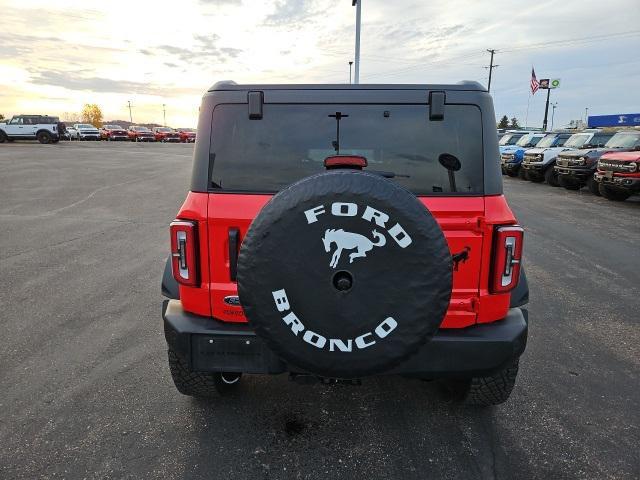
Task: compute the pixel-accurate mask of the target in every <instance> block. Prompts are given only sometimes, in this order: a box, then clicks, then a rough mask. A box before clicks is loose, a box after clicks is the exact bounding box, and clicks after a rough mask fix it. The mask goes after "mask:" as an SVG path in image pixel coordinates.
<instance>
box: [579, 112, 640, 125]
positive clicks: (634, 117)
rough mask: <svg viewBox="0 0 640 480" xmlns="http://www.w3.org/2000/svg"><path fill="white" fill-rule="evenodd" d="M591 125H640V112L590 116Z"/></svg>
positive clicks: (589, 122)
mask: <svg viewBox="0 0 640 480" xmlns="http://www.w3.org/2000/svg"><path fill="white" fill-rule="evenodd" d="M587 123H588V124H589V127H640V113H620V114H618V115H595V116H589V121H588V122H587Z"/></svg>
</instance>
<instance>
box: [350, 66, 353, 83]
mask: <svg viewBox="0 0 640 480" xmlns="http://www.w3.org/2000/svg"><path fill="white" fill-rule="evenodd" d="M351 65H353V62H349V85H351Z"/></svg>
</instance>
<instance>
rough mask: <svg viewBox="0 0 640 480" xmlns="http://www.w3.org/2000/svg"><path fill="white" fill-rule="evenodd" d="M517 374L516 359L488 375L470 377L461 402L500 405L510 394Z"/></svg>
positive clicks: (483, 405)
mask: <svg viewBox="0 0 640 480" xmlns="http://www.w3.org/2000/svg"><path fill="white" fill-rule="evenodd" d="M517 375H518V359H516V360H514V361H513V362H512V363H511V364H509V365H508V366H507V367H506V368H504V369H503V370H500V371H499V372H496V373H494V374H493V375H491V376H489V377H478V378H472V379H471V380H469V383H468V386H467V388H466V392H465V393H464V396H463V402H464V403H465V404H466V405H474V406H480V407H489V406H491V405H500V404H501V403H504V402H506V401H507V399H508V398H509V396H510V395H511V391H512V390H513V387H514V385H515V384H516V377H517Z"/></svg>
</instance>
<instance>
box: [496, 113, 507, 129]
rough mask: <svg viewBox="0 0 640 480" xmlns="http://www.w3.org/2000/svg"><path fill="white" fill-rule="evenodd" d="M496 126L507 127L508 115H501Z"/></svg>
mask: <svg viewBox="0 0 640 480" xmlns="http://www.w3.org/2000/svg"><path fill="white" fill-rule="evenodd" d="M498 128H509V117H507V116H506V115H503V116H502V118H501V119H500V123H498Z"/></svg>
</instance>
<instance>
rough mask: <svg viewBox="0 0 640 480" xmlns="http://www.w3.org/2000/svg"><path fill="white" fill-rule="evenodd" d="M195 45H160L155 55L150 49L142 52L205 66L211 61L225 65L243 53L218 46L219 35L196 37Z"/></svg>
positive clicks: (235, 49) (239, 50)
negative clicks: (188, 46)
mask: <svg viewBox="0 0 640 480" xmlns="http://www.w3.org/2000/svg"><path fill="white" fill-rule="evenodd" d="M193 39H194V41H195V45H194V46H193V47H191V48H184V47H176V46H175V45H160V46H158V47H156V48H155V53H153V52H151V51H150V50H149V49H147V50H144V52H143V51H142V50H141V51H140V52H141V53H143V54H144V55H164V54H169V55H172V56H174V57H176V58H177V59H178V60H179V61H182V62H187V63H196V64H204V63H207V62H209V61H210V60H215V61H216V62H218V63H224V62H226V61H227V60H228V59H230V58H236V57H238V55H240V54H241V53H242V50H241V49H239V48H232V47H219V46H218V45H217V44H218V42H219V40H220V37H219V36H218V35H216V34H215V33H214V34H211V35H194V36H193Z"/></svg>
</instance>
